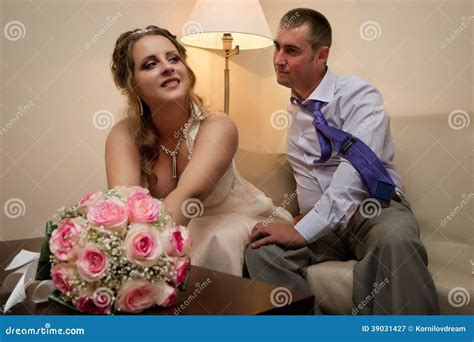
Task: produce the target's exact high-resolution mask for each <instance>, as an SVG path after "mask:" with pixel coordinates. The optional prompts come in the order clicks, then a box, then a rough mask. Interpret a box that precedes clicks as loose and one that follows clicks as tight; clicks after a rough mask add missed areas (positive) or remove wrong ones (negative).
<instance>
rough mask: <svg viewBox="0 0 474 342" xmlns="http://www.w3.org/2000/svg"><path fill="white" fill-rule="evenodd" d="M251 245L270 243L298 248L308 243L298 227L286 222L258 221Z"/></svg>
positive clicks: (258, 245) (255, 246)
mask: <svg viewBox="0 0 474 342" xmlns="http://www.w3.org/2000/svg"><path fill="white" fill-rule="evenodd" d="M250 242H251V243H250V246H251V247H252V248H258V247H260V246H265V245H269V244H276V245H279V246H281V247H284V248H289V249H298V248H302V247H305V246H306V245H307V244H308V243H307V242H306V240H305V239H304V238H303V237H302V236H301V234H300V233H298V232H297V231H296V229H295V228H294V227H293V226H291V225H289V224H286V223H267V224H263V222H259V223H257V224H256V225H255V226H254V227H253V229H252V233H251V235H250Z"/></svg>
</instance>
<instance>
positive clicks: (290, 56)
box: [273, 24, 320, 99]
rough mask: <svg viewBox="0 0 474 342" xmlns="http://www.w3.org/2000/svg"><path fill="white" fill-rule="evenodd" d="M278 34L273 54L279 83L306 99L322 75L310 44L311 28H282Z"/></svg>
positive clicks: (305, 25) (304, 26)
mask: <svg viewBox="0 0 474 342" xmlns="http://www.w3.org/2000/svg"><path fill="white" fill-rule="evenodd" d="M278 32H279V33H278V34H277V36H276V38H275V40H274V44H275V52H274V54H273V65H274V67H275V73H276V79H277V82H278V83H279V84H281V85H282V86H285V87H288V88H291V89H292V90H293V92H295V93H296V95H298V96H299V97H300V98H301V99H304V98H306V96H308V95H309V93H308V92H310V91H311V90H312V89H313V88H314V85H315V80H317V78H318V77H319V74H320V71H319V69H318V66H317V62H316V60H315V58H314V56H315V51H314V50H313V47H312V45H311V44H310V43H309V42H308V37H309V33H310V32H309V26H308V25H307V24H303V25H301V26H300V27H286V28H284V27H280V29H279V30H278Z"/></svg>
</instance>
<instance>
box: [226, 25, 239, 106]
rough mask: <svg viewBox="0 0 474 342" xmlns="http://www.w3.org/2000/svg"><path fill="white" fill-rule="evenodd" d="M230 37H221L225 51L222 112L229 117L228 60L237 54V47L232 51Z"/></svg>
mask: <svg viewBox="0 0 474 342" xmlns="http://www.w3.org/2000/svg"><path fill="white" fill-rule="evenodd" d="M233 40H234V39H233V38H232V35H231V34H230V33H224V35H223V36H222V46H223V49H224V51H225V68H224V112H225V113H226V114H227V115H229V100H230V69H229V58H230V57H231V56H233V55H238V54H239V52H240V51H239V46H238V45H237V46H236V47H235V48H234V49H232V41H233Z"/></svg>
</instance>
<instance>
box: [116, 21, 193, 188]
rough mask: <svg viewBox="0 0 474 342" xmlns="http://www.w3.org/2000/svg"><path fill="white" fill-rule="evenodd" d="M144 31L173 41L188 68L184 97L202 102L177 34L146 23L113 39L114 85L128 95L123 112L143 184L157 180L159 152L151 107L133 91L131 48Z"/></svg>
mask: <svg viewBox="0 0 474 342" xmlns="http://www.w3.org/2000/svg"><path fill="white" fill-rule="evenodd" d="M145 35H160V36H163V37H165V38H167V39H168V40H169V41H170V42H171V43H173V45H174V46H175V47H176V49H177V50H178V53H179V56H180V58H181V61H182V62H183V64H184V66H185V67H186V70H187V71H188V75H189V91H188V96H187V99H188V102H189V106H190V107H191V105H192V103H196V104H197V105H198V106H202V100H201V98H200V97H199V96H197V95H196V94H195V93H194V85H195V83H196V75H195V74H194V72H193V71H192V69H191V68H190V67H189V65H188V63H187V61H186V58H187V55H186V49H185V48H184V46H183V45H181V44H180V43H179V42H178V40H177V39H176V36H174V35H173V34H171V33H170V32H169V31H168V30H166V29H163V28H160V27H158V26H154V25H150V26H147V27H146V28H145V29H136V30H133V31H127V32H125V33H122V34H121V35H120V37H119V38H118V39H117V42H116V43H115V49H114V52H113V55H112V63H111V70H112V75H113V77H114V82H115V85H116V86H117V88H118V89H119V90H120V91H121V92H122V94H124V95H126V96H127V98H128V106H127V109H126V112H127V116H128V118H129V119H130V122H131V125H132V128H133V134H134V138H135V142H136V144H137V146H138V150H139V152H140V182H141V184H142V185H145V184H147V183H148V184H149V185H154V184H156V183H157V181H158V177H157V176H156V175H155V173H154V172H153V167H154V165H155V164H156V161H157V157H158V152H159V144H158V135H157V132H156V130H155V128H154V127H153V121H152V120H151V112H150V108H148V106H147V105H146V103H145V102H144V101H142V100H140V98H139V96H138V95H137V93H136V91H135V90H136V88H137V84H136V82H135V77H134V72H133V71H134V68H135V63H134V61H133V58H132V49H133V46H134V44H135V42H136V41H137V40H139V39H140V38H141V37H143V36H145ZM140 103H141V105H142V107H143V113H142V110H141V108H140Z"/></svg>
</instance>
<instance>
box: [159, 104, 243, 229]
mask: <svg viewBox="0 0 474 342" xmlns="http://www.w3.org/2000/svg"><path fill="white" fill-rule="evenodd" d="M238 140H239V138H238V132H237V127H236V126H235V124H234V122H233V121H232V120H231V119H230V118H229V117H228V116H227V115H225V114H222V113H213V114H210V115H209V116H208V117H206V119H204V120H203V121H201V124H200V127H199V133H198V135H197V137H196V141H195V143H194V149H193V153H192V157H191V160H190V161H189V163H188V165H187V166H186V168H185V169H184V171H183V173H182V174H181V176H180V179H179V182H178V185H177V187H176V189H175V190H173V191H172V192H171V193H170V194H169V195H168V196H167V197H166V199H165V201H164V202H165V205H166V207H167V208H168V210H170V212H171V215H172V216H173V218H174V220H175V221H176V222H177V223H178V224H183V225H185V224H187V223H188V222H189V219H188V218H186V217H185V216H184V215H183V212H182V209H181V206H182V204H183V202H184V201H186V200H187V199H190V198H197V199H199V200H200V201H203V200H204V199H205V198H206V196H207V195H209V194H210V193H211V192H212V190H213V189H214V186H215V184H216V183H217V182H218V181H219V179H220V178H221V177H222V176H223V175H224V173H225V172H226V171H227V169H228V168H229V166H230V164H231V162H232V158H233V157H234V154H235V152H236V151H237V147H238Z"/></svg>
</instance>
